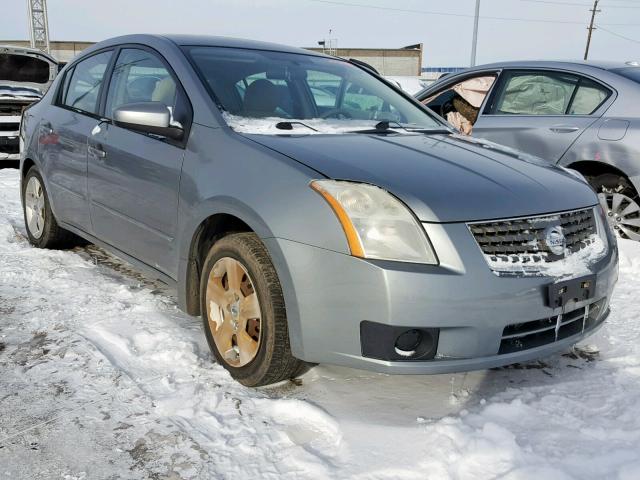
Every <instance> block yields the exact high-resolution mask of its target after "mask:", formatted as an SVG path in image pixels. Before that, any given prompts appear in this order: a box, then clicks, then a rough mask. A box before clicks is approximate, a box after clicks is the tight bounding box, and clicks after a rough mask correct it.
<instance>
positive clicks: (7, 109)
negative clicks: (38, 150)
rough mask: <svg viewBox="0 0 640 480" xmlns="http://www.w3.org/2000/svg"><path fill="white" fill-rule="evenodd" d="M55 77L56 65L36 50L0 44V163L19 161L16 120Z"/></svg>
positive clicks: (18, 126) (44, 54)
mask: <svg viewBox="0 0 640 480" xmlns="http://www.w3.org/2000/svg"><path fill="white" fill-rule="evenodd" d="M57 74H58V62H56V60H54V59H53V58H52V57H51V56H49V55H47V54H46V53H44V52H41V51H40V50H35V49H31V48H23V47H16V46H12V45H0V160H19V159H20V139H19V134H20V118H21V116H22V111H23V110H24V108H26V107H28V106H29V105H31V104H32V103H34V102H37V101H38V100H40V99H41V98H42V96H43V95H44V94H45V93H46V91H47V90H48V89H49V86H50V85H51V83H52V82H53V80H54V78H55V77H56V75H57Z"/></svg>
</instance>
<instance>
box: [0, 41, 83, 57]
mask: <svg viewBox="0 0 640 480" xmlns="http://www.w3.org/2000/svg"><path fill="white" fill-rule="evenodd" d="M94 43H95V42H71V41H50V42H49V45H50V47H49V48H50V50H49V52H50V53H49V54H50V55H51V56H52V57H53V58H55V59H56V60H57V61H58V62H61V63H67V62H69V61H71V59H72V58H73V57H75V56H76V55H77V54H79V53H80V52H81V51H83V50H84V49H85V48H89V47H90V46H91V45H93V44H94ZM0 45H16V46H18V47H25V48H29V47H30V46H31V42H29V40H0Z"/></svg>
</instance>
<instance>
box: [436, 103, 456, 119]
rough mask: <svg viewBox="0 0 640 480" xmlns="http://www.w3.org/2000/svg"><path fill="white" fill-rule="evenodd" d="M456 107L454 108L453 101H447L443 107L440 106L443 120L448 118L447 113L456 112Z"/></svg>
mask: <svg viewBox="0 0 640 480" xmlns="http://www.w3.org/2000/svg"><path fill="white" fill-rule="evenodd" d="M455 109H456V107H454V106H453V101H452V100H447V101H446V102H444V103H443V104H442V105H440V116H441V117H442V118H447V113H449V112H453V111H455Z"/></svg>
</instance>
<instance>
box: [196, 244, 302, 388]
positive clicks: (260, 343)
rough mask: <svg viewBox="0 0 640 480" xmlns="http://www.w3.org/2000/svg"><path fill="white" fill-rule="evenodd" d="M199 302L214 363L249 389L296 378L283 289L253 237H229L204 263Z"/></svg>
mask: <svg viewBox="0 0 640 480" xmlns="http://www.w3.org/2000/svg"><path fill="white" fill-rule="evenodd" d="M200 299H201V302H202V305H201V308H202V316H203V321H204V329H205V334H206V336H207V341H208V343H209V347H210V348H211V351H212V352H213V354H214V356H215V357H216V360H217V361H218V363H220V364H221V365H222V366H223V367H224V368H226V369H227V370H228V371H229V372H230V373H231V376H232V377H233V378H235V379H236V380H237V381H239V382H240V383H242V384H243V385H246V386H250V387H257V386H261V385H268V384H271V383H276V382H279V381H281V380H286V379H289V378H293V377H295V376H296V375H297V374H298V373H299V372H300V371H302V368H303V366H304V363H303V362H301V361H300V360H298V359H296V358H294V357H293V355H292V354H291V347H290V344H289V331H288V325H287V317H286V310H285V305H284V298H283V295H282V288H281V286H280V282H279V281H278V276H277V274H276V271H275V268H274V267H273V264H272V263H271V259H270V257H269V254H268V252H267V250H266V248H265V246H264V245H263V244H262V242H261V241H260V240H259V239H258V237H257V236H256V235H255V234H253V233H236V234H231V235H228V236H226V237H224V238H222V239H221V240H219V241H218V242H216V243H215V244H214V246H213V247H212V248H211V250H210V252H209V254H208V255H207V258H206V260H205V263H204V268H203V272H202V279H201V282H200Z"/></svg>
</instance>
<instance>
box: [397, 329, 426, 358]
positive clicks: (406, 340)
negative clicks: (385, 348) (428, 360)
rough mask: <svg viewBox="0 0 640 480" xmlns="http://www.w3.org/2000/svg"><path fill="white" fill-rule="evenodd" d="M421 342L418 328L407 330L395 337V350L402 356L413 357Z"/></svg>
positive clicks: (420, 333)
mask: <svg viewBox="0 0 640 480" xmlns="http://www.w3.org/2000/svg"><path fill="white" fill-rule="evenodd" d="M421 342H422V332H421V331H420V330H416V329H411V330H407V331H406V332H403V333H401V334H400V335H398V338H396V343H395V351H396V353H397V354H398V355H400V356H402V357H413V356H414V355H416V353H418V352H417V351H418V347H419V346H420V343H421Z"/></svg>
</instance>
